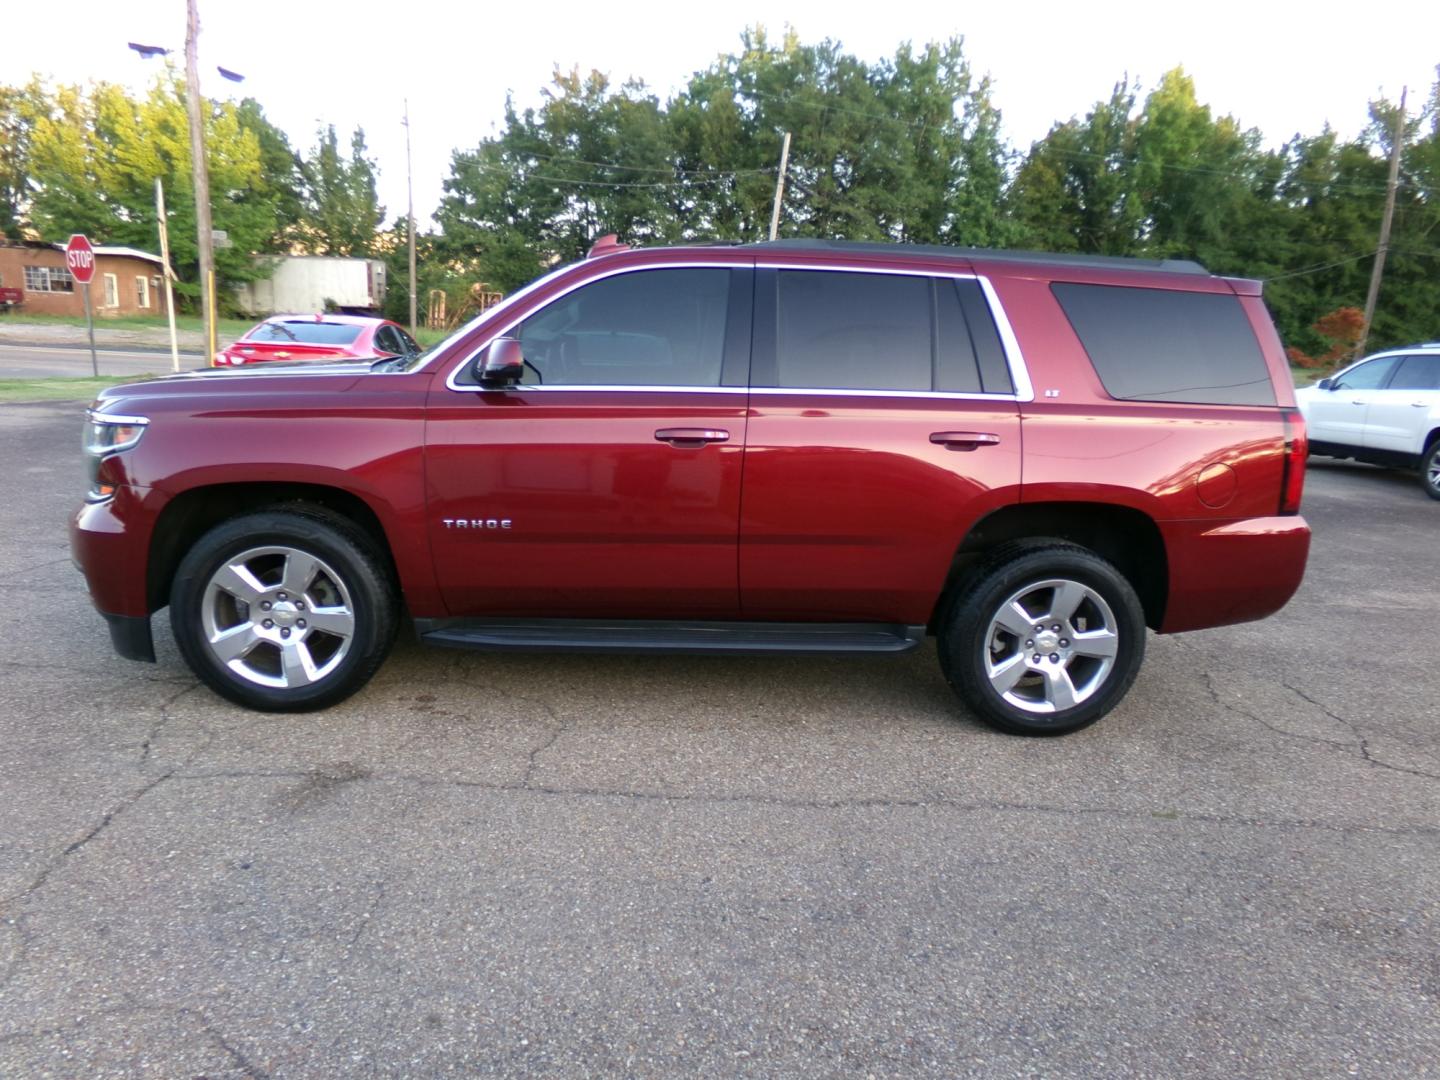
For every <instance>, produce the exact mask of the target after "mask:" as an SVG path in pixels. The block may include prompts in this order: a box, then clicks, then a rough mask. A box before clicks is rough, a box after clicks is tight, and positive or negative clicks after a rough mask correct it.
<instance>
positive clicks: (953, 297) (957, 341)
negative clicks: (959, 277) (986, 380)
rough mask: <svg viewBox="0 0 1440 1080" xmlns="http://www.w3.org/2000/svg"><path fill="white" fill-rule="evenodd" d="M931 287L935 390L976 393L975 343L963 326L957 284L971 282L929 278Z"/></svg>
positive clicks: (977, 386) (977, 387)
mask: <svg viewBox="0 0 1440 1080" xmlns="http://www.w3.org/2000/svg"><path fill="white" fill-rule="evenodd" d="M933 284H934V288H935V345H936V351H935V358H936V359H935V389H936V390H945V391H949V392H951V393H959V394H978V393H980V369H979V367H977V366H976V363H975V343H974V342H973V341H972V340H971V339H970V331H969V328H968V327H966V325H965V312H964V310H963V309H962V308H961V306H960V290H959V289H958V288H957V286H959V285H962V284H964V285H974V284H975V283H974V282H973V281H966V282H959V281H947V280H945V279H943V278H937V279H933ZM987 317H988V316H987Z"/></svg>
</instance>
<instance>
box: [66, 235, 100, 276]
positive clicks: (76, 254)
mask: <svg viewBox="0 0 1440 1080" xmlns="http://www.w3.org/2000/svg"><path fill="white" fill-rule="evenodd" d="M65 265H66V266H67V267H69V268H70V274H71V276H72V277H74V278H75V280H76V281H78V282H79V283H80V284H81V285H89V284H90V279H91V278H93V277H94V276H95V249H94V248H93V247H91V246H90V241H89V240H87V239H86V238H85V237H84V236H83V235H82V234H80V233H76V234H75V235H74V236H72V237H70V242H69V243H68V244H66V245H65Z"/></svg>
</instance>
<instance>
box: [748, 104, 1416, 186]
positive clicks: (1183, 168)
mask: <svg viewBox="0 0 1440 1080" xmlns="http://www.w3.org/2000/svg"><path fill="white" fill-rule="evenodd" d="M740 93H741V95H742V96H748V97H756V98H765V99H767V100H769V101H773V102H776V103H777V104H780V105H785V106H793V107H800V108H811V109H818V110H819V111H821V112H839V113H847V114H849V115H851V116H861V117H865V118H867V119H870V120H875V121H883V122H889V123H896V124H900V125H902V126H904V127H908V128H919V129H923V130H927V131H939V130H941V128H942V125H941V124H936V123H934V122H933V121H929V120H918V119H917V120H906V119H904V118H902V117H899V116H896V115H894V114H893V113H892V114H886V113H876V112H871V111H869V110H868V109H854V108H847V107H846V106H843V105H835V104H832V103H830V102H827V101H802V100H800V99H797V98H795V97H793V96H782V95H779V94H772V93H770V92H769V91H766V90H755V89H752V90H742V91H740ZM953 119H955V120H956V121H957V122H958V120H959V118H953ZM1041 141H1042V142H1043V140H1041ZM1012 152H1014V153H1015V154H1016V155H1017V156H1019V157H1020V158H1021V164H1022V165H1023V164H1024V161H1025V160H1026V159H1028V157H1029V156H1030V155H1029V154H1028V153H1026V152H1023V151H1021V150H1019V149H1018V148H1014V149H1013V151H1012ZM1045 152H1046V153H1051V154H1056V155H1058V156H1061V157H1071V158H1087V159H1092V160H1094V159H1099V160H1106V159H1108V158H1109V157H1110V155H1109V154H1105V153H1101V152H1099V151H1095V150H1070V149H1064V148H1061V147H1057V146H1054V145H1053V144H1052V145H1048V146H1046V147H1045ZM1155 164H1157V165H1159V166H1160V167H1161V168H1162V169H1166V170H1168V171H1171V172H1179V173H1193V174H1197V175H1209V176H1219V177H1223V178H1225V179H1230V180H1259V179H1261V177H1259V176H1257V175H1255V174H1254V173H1244V172H1231V171H1227V170H1225V169H1212V168H1207V167H1205V166H1203V165H1180V164H1177V163H1173V162H1166V161H1161V162H1155ZM1285 179H1286V178H1285V177H1281V178H1280V181H1278V182H1284V180H1285ZM1289 179H1290V181H1291V182H1292V183H1304V182H1305V181H1303V180H1298V179H1296V178H1294V177H1291V178H1289ZM1320 186H1322V187H1325V188H1328V189H1330V190H1332V191H1350V192H1383V191H1385V190H1386V189H1387V185H1385V184H1344V183H1324V182H1321V185H1320ZM1398 186H1399V187H1401V188H1414V187H1416V185H1415V184H1412V183H1410V182H1408V181H1404V180H1402V181H1400V182H1399V184H1398Z"/></svg>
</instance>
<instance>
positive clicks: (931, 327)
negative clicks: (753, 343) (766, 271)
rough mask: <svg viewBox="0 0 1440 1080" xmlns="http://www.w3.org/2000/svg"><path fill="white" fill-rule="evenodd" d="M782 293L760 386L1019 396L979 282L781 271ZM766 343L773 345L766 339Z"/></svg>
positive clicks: (778, 286) (777, 289)
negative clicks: (770, 351)
mask: <svg viewBox="0 0 1440 1080" xmlns="http://www.w3.org/2000/svg"><path fill="white" fill-rule="evenodd" d="M773 295H774V299H775V308H774V311H775V315H776V317H775V321H774V324H773V325H774V349H773V354H774V355H773V359H771V358H769V357H765V358H764V359H763V360H762V362H760V364H759V367H758V368H757V372H756V381H755V385H756V386H757V387H764V386H776V387H783V388H787V389H811V390H827V389H828V390H876V391H886V390H889V391H897V390H898V391H910V392H916V393H925V392H942V393H961V394H980V393H1011V392H1013V388H1012V384H1011V381H1010V374H1009V370H1008V367H1007V365H1006V359H1005V353H1004V351H1003V349H1002V348H1001V345H1000V337H999V334H998V333H997V332H996V329H995V323H994V320H993V319H992V318H991V316H990V311H989V307H988V305H987V304H986V302H985V298H984V295H983V293H982V292H981V289H980V285H979V283H978V282H976V281H975V280H974V279H968V278H960V279H957V278H944V277H936V278H931V277H927V276H921V275H914V274H871V273H854V272H850V271H838V270H780V271H778V272H775V273H774V292H773ZM764 308H765V305H761V307H760V308H757V318H760V317H762V312H763V311H764ZM757 339H758V340H759V341H760V342H766V343H767V344H768V335H766V334H759V333H757ZM757 349H760V350H761V351H762V352H768V351H769V350H768V348H765V347H764V346H763V345H760V344H757Z"/></svg>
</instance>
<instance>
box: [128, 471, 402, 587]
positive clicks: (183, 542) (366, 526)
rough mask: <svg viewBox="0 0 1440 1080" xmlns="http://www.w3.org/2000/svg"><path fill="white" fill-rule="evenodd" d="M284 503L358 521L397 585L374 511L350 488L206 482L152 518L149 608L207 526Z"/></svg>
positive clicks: (392, 561)
mask: <svg viewBox="0 0 1440 1080" xmlns="http://www.w3.org/2000/svg"><path fill="white" fill-rule="evenodd" d="M287 503H293V504H298V505H301V506H304V507H306V508H309V509H312V510H314V509H319V510H321V511H323V512H326V513H329V514H334V515H336V516H338V517H343V518H345V519H346V520H347V521H349V522H351V523H352V524H354V525H356V526H358V527H359V528H360V529H361V530H362V531H363V532H364V533H365V535H366V536H367V537H368V538H369V539H370V540H371V541H372V542H373V543H374V546H375V550H376V552H377V554H378V555H379V556H380V558H381V560H382V561H383V563H384V565H385V567H386V570H387V573H388V574H389V576H390V579H391V583H392V584H394V585H398V583H399V574H398V571H397V568H396V564H395V557H394V553H393V552H392V550H391V546H390V541H389V537H388V536H387V535H386V532H385V526H384V525H383V523H382V522H381V519H380V515H379V514H378V513H377V512H376V511H375V509H374V508H373V507H372V506H371V505H370V504H369V503H368V502H366V501H365V500H364V499H362V498H361V497H360V496H358V495H356V494H355V493H354V492H350V491H346V490H344V489H343V488H338V487H330V486H327V485H324V484H314V483H276V482H271V481H258V482H248V483H247V482H238V483H226V484H210V485H205V486H202V487H193V488H189V489H187V490H185V491H182V492H180V493H179V494H178V495H175V496H174V497H173V498H171V499H170V500H169V502H167V503H166V504H165V506H164V508H163V509H162V510H161V511H160V514H159V516H158V517H157V518H156V521H155V525H154V528H153V530H152V531H151V534H150V555H149V558H148V560H147V566H148V573H147V575H146V582H145V595H146V603H147V606H148V607H149V609H150V610H151V611H157V610H159V609H160V608H162V607H164V606H165V605H166V604H167V603H168V602H169V595H170V586H171V583H172V582H173V581H174V578H175V571H176V570H177V569H178V568H179V566H180V560H181V559H183V558H184V557H185V553H186V552H187V551H189V550H190V548H191V547H193V546H194V544H195V542H196V541H197V540H199V539H200V537H201V536H203V535H204V534H205V533H207V532H208V531H209V530H210V529H212V528H214V527H215V526H216V525H219V524H220V523H221V522H223V521H228V520H229V519H231V518H234V517H238V516H240V515H241V514H248V513H252V512H254V511H257V510H263V509H275V508H277V507H278V508H283V507H284V506H285V504H287ZM397 594H398V589H397Z"/></svg>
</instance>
